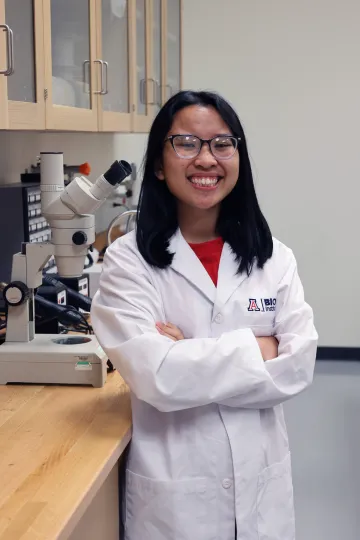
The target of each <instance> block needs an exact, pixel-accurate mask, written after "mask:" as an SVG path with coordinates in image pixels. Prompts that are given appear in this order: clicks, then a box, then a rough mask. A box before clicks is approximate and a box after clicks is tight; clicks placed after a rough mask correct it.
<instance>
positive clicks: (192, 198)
mask: <svg viewBox="0 0 360 540" xmlns="http://www.w3.org/2000/svg"><path fill="white" fill-rule="evenodd" d="M180 134H184V135H196V136H197V137H199V138H201V139H211V138H213V137H217V136H219V135H232V133H231V130H230V129H229V126H228V125H227V124H225V122H224V120H223V119H222V118H221V116H220V115H219V113H218V112H217V111H216V110H215V109H214V108H212V107H205V106H201V105H192V106H189V107H185V108H184V109H182V110H181V111H179V112H178V113H177V114H176V116H175V118H174V122H173V125H172V126H171V129H170V132H169V133H168V136H171V135H180ZM239 166H240V159H239V152H238V151H236V152H235V153H234V155H233V156H232V157H231V158H230V159H226V160H225V159H222V160H220V159H216V158H215V157H214V156H213V155H212V153H211V152H210V148H209V145H208V144H204V145H203V147H202V149H201V152H200V154H199V155H198V156H196V157H195V158H191V159H184V158H181V157H179V156H178V155H177V154H176V152H175V151H174V149H173V147H172V145H171V142H170V141H167V142H166V143H165V146H164V151H163V161H162V166H161V168H160V170H158V171H157V172H156V175H157V177H158V178H159V179H160V180H165V182H166V184H167V186H168V188H169V190H170V192H171V193H172V194H173V195H174V196H175V197H176V198H177V199H178V201H179V203H182V204H183V205H186V206H190V207H193V208H197V209H204V210H207V209H210V208H213V207H215V206H218V205H220V203H221V201H222V200H223V199H224V198H225V197H226V196H227V195H228V194H229V193H230V192H231V191H232V189H233V188H234V186H235V184H236V182H237V180H238V178H239Z"/></svg>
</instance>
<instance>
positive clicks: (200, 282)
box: [170, 229, 216, 304]
mask: <svg viewBox="0 0 360 540" xmlns="http://www.w3.org/2000/svg"><path fill="white" fill-rule="evenodd" d="M170 252H171V253H174V257H173V260H172V263H171V268H172V269H173V270H175V272H178V273H179V274H181V275H182V276H184V278H185V279H187V280H188V281H190V283H192V284H193V285H195V287H196V288H197V289H199V291H201V292H202V293H203V294H204V295H205V296H206V298H207V299H208V300H210V302H212V303H213V304H214V303H215V298H216V287H215V285H214V283H213V281H212V279H211V277H210V276H209V274H208V273H207V271H206V270H205V268H204V267H203V265H202V264H201V262H200V261H199V259H198V257H197V256H196V255H195V253H194V251H193V250H192V249H191V247H190V246H189V244H188V243H187V241H186V240H185V238H184V237H183V235H182V234H181V231H180V229H178V230H177V231H176V233H175V234H174V236H173V237H172V238H171V240H170Z"/></svg>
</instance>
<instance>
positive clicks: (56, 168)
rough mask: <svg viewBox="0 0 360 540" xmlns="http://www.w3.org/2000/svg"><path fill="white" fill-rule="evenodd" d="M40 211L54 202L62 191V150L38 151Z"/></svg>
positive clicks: (44, 211) (43, 211) (44, 210)
mask: <svg viewBox="0 0 360 540" xmlns="http://www.w3.org/2000/svg"><path fill="white" fill-rule="evenodd" d="M40 189H41V211H42V214H45V213H46V208H47V207H48V206H49V205H50V204H51V203H52V202H54V201H55V200H56V199H57V198H58V197H59V195H60V193H61V192H62V191H64V155H63V153H62V152H41V153H40Z"/></svg>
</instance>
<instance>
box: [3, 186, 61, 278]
mask: <svg viewBox="0 0 360 540" xmlns="http://www.w3.org/2000/svg"><path fill="white" fill-rule="evenodd" d="M50 236H51V231H50V227H49V224H48V222H47V221H46V219H45V218H44V216H43V215H42V211H41V191H40V183H32V184H21V183H17V184H3V185H0V281H3V282H5V283H8V282H9V281H10V279H11V261H12V256H13V254H14V253H16V252H17V251H18V250H19V248H20V246H21V244H22V242H47V241H48V240H50ZM51 262H53V260H52V261H49V263H51Z"/></svg>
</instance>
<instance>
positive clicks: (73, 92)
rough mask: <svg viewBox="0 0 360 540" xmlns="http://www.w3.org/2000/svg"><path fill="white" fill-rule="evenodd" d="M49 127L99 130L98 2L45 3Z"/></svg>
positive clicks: (53, 0)
mask: <svg viewBox="0 0 360 540" xmlns="http://www.w3.org/2000/svg"><path fill="white" fill-rule="evenodd" d="M44 44H45V98H46V101H45V102H46V127H47V128H48V129H53V130H68V129H69V130H72V131H73V130H76V131H97V130H98V100H97V95H96V92H99V91H100V85H99V84H98V81H97V79H98V78H97V77H96V73H97V72H98V71H101V65H100V64H97V63H96V60H97V57H96V0H76V2H74V1H73V0H44Z"/></svg>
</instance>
